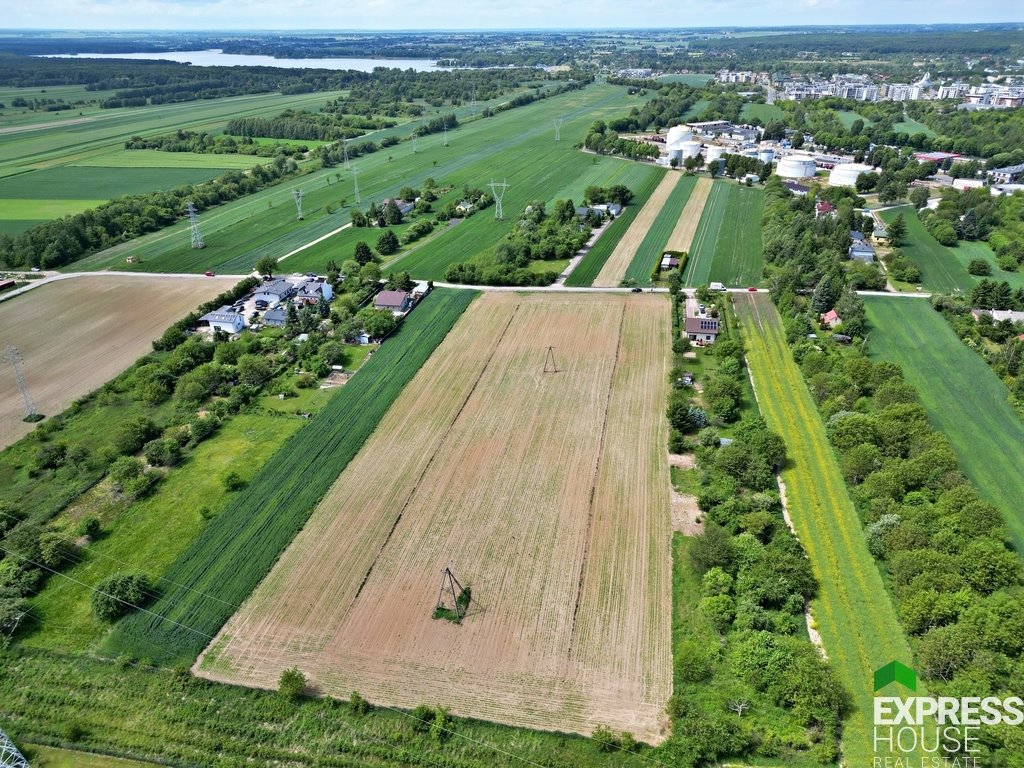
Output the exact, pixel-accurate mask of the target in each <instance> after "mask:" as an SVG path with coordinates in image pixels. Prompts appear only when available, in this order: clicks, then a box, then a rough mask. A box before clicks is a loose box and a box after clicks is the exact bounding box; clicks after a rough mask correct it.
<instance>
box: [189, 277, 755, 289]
mask: <svg viewBox="0 0 1024 768" xmlns="http://www.w3.org/2000/svg"><path fill="white" fill-rule="evenodd" d="M207 274H209V273H207ZM747 290H748V291H750V292H751V293H757V288H755V287H754V286H750V287H749V288H747Z"/></svg>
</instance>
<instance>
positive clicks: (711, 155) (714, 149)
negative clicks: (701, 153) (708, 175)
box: [705, 144, 725, 163]
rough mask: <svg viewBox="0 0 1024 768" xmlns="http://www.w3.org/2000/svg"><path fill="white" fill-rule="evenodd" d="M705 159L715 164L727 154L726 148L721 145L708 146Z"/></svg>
mask: <svg viewBox="0 0 1024 768" xmlns="http://www.w3.org/2000/svg"><path fill="white" fill-rule="evenodd" d="M705 151H706V155H705V157H707V161H708V162H709V163H713V162H714V161H715V160H717V159H718V158H720V157H721V156H722V155H724V154H725V147H723V146H721V145H720V144H708V146H707V149H706V150H705Z"/></svg>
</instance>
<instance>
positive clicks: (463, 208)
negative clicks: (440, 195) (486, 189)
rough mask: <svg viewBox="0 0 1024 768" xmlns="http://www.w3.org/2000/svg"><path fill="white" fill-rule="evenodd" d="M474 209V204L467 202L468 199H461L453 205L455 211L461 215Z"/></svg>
mask: <svg viewBox="0 0 1024 768" xmlns="http://www.w3.org/2000/svg"><path fill="white" fill-rule="evenodd" d="M475 210H476V206H475V205H473V204H472V203H471V202H469V200H463V201H462V202H461V203H459V204H458V205H456V206H455V212H456V213H458V214H459V215H461V216H468V215H469V214H471V213H472V212H473V211H475Z"/></svg>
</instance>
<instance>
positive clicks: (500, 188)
mask: <svg viewBox="0 0 1024 768" xmlns="http://www.w3.org/2000/svg"><path fill="white" fill-rule="evenodd" d="M488 186H490V188H491V195H492V196H493V197H494V218H495V219H497V220H498V221H501V220H503V219H504V218H505V212H504V211H503V210H502V208H501V200H502V198H503V197H505V192H506V191H507V190H508V188H509V186H510V184H509V183H508V182H507V181H502V182H501V183H500V184H499V183H498V182H496V181H492V182H491V183H490V184H489V185H488Z"/></svg>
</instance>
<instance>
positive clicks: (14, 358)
mask: <svg viewBox="0 0 1024 768" xmlns="http://www.w3.org/2000/svg"><path fill="white" fill-rule="evenodd" d="M5 356H6V357H7V362H8V363H10V365H11V368H13V369H14V380H15V381H16V382H17V384H18V391H20V392H21V402H22V405H24V407H25V420H26V421H39V420H40V419H39V414H38V413H36V404H35V401H33V400H32V396H31V395H30V394H29V393H28V385H27V384H25V377H24V376H22V375H21V353H20V352H18V348H17V347H15V346H14V345H12V344H8V345H7V347H6V348H5Z"/></svg>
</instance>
